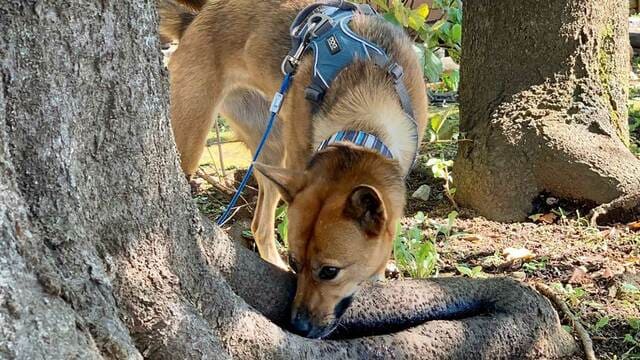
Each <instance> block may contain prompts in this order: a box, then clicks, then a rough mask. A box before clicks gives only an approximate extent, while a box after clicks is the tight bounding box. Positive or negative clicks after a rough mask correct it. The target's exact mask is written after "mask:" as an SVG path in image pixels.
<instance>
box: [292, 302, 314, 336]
mask: <svg viewBox="0 0 640 360" xmlns="http://www.w3.org/2000/svg"><path fill="white" fill-rule="evenodd" d="M291 326H292V327H293V331H294V332H295V333H296V334H298V335H302V336H307V335H308V334H309V332H311V320H310V319H309V313H308V312H307V311H306V310H304V309H300V310H298V311H296V312H295V314H293V316H292V317H291Z"/></svg>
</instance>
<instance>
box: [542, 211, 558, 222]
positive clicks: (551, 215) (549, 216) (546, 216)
mask: <svg viewBox="0 0 640 360" xmlns="http://www.w3.org/2000/svg"><path fill="white" fill-rule="evenodd" d="M556 219H558V215H556V214H554V213H548V214H544V215H542V216H540V219H538V220H539V222H541V223H545V224H553V223H555V222H556Z"/></svg>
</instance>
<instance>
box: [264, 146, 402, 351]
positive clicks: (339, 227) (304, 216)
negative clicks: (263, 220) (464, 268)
mask: <svg viewBox="0 0 640 360" xmlns="http://www.w3.org/2000/svg"><path fill="white" fill-rule="evenodd" d="M257 168H258V170H259V171H260V172H261V173H262V174H263V175H265V176H266V177H267V178H269V179H270V180H271V181H272V182H273V183H275V184H276V185H277V187H278V188H279V189H280V192H281V194H282V196H283V198H284V200H285V201H286V202H287V203H288V204H289V209H288V216H289V230H288V231H289V236H288V237H289V239H290V240H289V247H290V249H289V264H290V266H291V268H292V269H293V270H294V271H295V272H296V273H297V275H298V281H297V290H296V296H295V299H294V302H293V306H292V313H291V325H292V326H293V328H294V330H295V331H296V332H298V333H299V334H301V335H303V336H307V337H312V338H321V337H325V336H327V335H328V334H329V333H331V331H333V329H334V328H335V327H336V326H337V323H338V320H339V318H340V317H341V316H342V314H343V313H344V312H345V310H346V309H347V308H348V307H349V305H350V304H351V299H352V296H353V295H354V293H355V292H356V290H357V289H358V288H359V286H360V285H361V284H362V283H363V282H364V281H366V280H368V279H370V278H372V277H376V276H378V275H379V274H383V273H384V269H385V265H386V263H387V260H388V259H389V256H390V254H391V248H392V242H393V237H394V236H395V223H396V221H397V220H398V219H399V217H400V216H401V213H402V208H403V207H404V186H403V180H402V175H401V173H400V170H399V168H398V166H397V164H396V163H395V162H393V161H390V160H387V159H385V158H383V157H381V156H379V155H377V154H375V153H371V152H368V151H363V150H356V149H353V148H351V147H350V146H336V147H330V148H329V149H327V150H325V151H323V152H321V153H318V154H316V155H315V156H314V158H313V160H312V161H311V162H310V164H309V166H308V167H307V169H306V170H305V171H304V172H295V171H290V170H285V169H281V168H273V167H268V166H264V165H258V166H257Z"/></svg>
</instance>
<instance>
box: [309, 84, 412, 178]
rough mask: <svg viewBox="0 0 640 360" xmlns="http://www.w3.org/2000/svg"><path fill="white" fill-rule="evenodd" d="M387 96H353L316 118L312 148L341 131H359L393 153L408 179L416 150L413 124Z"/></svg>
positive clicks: (396, 102)
mask: <svg viewBox="0 0 640 360" xmlns="http://www.w3.org/2000/svg"><path fill="white" fill-rule="evenodd" d="M387 95H388V96H374V95H372V96H369V97H359V98H358V99H355V98H354V97H356V96H350V98H346V99H344V100H342V101H337V102H336V103H335V104H334V105H333V106H332V107H331V110H330V111H329V112H326V113H323V112H318V113H317V114H315V115H314V118H313V148H314V149H317V148H318V146H319V145H320V144H321V143H322V142H323V141H325V140H327V139H328V138H330V137H331V136H332V135H334V134H336V133H337V132H339V131H345V130H356V131H358V130H359V131H364V132H367V133H369V134H372V135H375V136H376V137H377V138H379V139H380V140H381V141H382V142H383V143H384V144H385V145H386V146H387V147H388V148H389V150H390V151H391V153H392V155H393V159H394V160H397V161H398V162H399V164H400V169H401V171H402V175H403V176H405V175H406V174H407V173H408V172H409V170H410V168H411V165H412V164H413V159H414V155H415V154H414V153H415V150H416V144H415V140H414V139H413V137H412V134H413V133H414V132H415V128H414V125H413V123H412V120H411V119H410V118H409V117H408V116H407V114H406V113H405V112H404V111H403V110H402V107H401V106H400V104H399V103H398V100H397V97H396V95H395V94H393V93H391V94H387Z"/></svg>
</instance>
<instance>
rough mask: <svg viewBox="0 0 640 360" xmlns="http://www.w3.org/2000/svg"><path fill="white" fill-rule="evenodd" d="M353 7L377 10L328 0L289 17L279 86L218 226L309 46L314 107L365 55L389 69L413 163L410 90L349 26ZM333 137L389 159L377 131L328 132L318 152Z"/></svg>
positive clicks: (308, 90) (386, 60)
mask: <svg viewBox="0 0 640 360" xmlns="http://www.w3.org/2000/svg"><path fill="white" fill-rule="evenodd" d="M357 12H360V13H362V14H365V15H376V12H375V11H374V10H373V9H372V8H371V7H370V6H368V5H357V4H353V3H350V2H347V1H344V0H327V1H324V2H320V3H316V4H312V5H309V6H307V7H306V8H304V9H303V10H302V11H301V12H300V13H299V14H298V16H297V17H296V19H295V20H294V21H293V24H292V25H291V29H290V31H291V39H292V46H291V51H290V52H289V54H288V55H287V56H286V57H285V59H284V61H283V62H282V72H283V73H284V75H285V76H284V80H283V82H282V85H281V86H280V90H279V91H278V92H277V93H276V94H275V96H274V97H273V101H272V102H271V109H270V115H269V120H268V122H267V128H266V130H265V133H264V135H263V136H262V139H261V140H260V143H259V144H258V147H257V149H256V152H255V154H254V155H253V161H252V163H251V165H250V166H249V169H247V172H246V173H245V175H244V177H243V178H242V181H241V182H240V185H239V186H238V189H237V190H236V193H235V194H234V196H233V198H232V199H231V201H230V202H229V205H228V206H227V208H226V210H225V212H224V213H223V214H222V215H220V217H219V218H218V220H217V222H216V223H217V224H218V225H219V226H222V225H224V224H225V223H226V221H227V220H228V219H229V218H230V217H231V216H232V213H233V210H234V207H235V204H236V203H237V201H238V199H239V198H240V195H241V194H242V190H243V189H244V188H245V187H246V185H247V183H248V181H249V178H250V177H251V174H252V173H253V166H254V163H255V162H256V161H257V160H258V157H259V156H260V153H261V152H262V148H263V147H264V144H265V143H266V140H267V138H268V136H269V133H270V132H271V129H272V128H273V124H274V122H275V120H276V117H277V115H278V113H279V112H280V109H281V108H282V102H283V99H284V96H285V94H286V93H287V91H288V90H289V87H290V85H291V81H292V79H293V76H294V74H295V71H296V69H297V66H298V64H299V62H300V59H301V58H302V55H304V53H305V52H307V51H313V53H314V64H313V79H312V81H311V84H310V85H309V86H308V87H307V88H306V89H305V97H306V98H307V100H309V101H310V102H311V103H312V104H313V105H314V109H315V110H314V111H317V109H318V108H319V106H320V104H321V103H322V99H323V98H324V95H325V93H326V91H327V89H329V87H330V86H331V83H332V82H333V80H334V79H335V78H336V76H338V74H339V73H340V71H342V70H343V69H344V68H345V67H347V66H349V65H350V64H352V63H354V62H356V61H365V60H368V59H370V60H372V61H373V62H374V63H375V64H376V65H377V66H379V67H380V68H382V69H384V70H385V71H386V72H387V73H388V75H389V76H390V77H391V78H392V79H393V82H394V86H395V90H396V93H397V94H398V97H399V100H400V104H401V106H402V109H403V111H404V112H405V113H406V114H407V117H409V118H410V119H411V121H412V124H413V126H414V129H415V132H414V134H413V137H414V141H415V143H416V151H415V153H414V159H413V160H414V162H415V158H416V155H417V153H418V151H417V150H418V149H417V147H418V146H419V144H418V126H417V123H416V121H415V118H414V113H413V108H412V106H411V98H410V96H409V92H408V91H407V88H406V87H405V85H404V82H403V81H402V77H403V75H404V73H403V69H402V67H401V66H400V65H398V64H397V63H395V62H392V61H391V59H389V56H387V54H386V52H385V51H384V50H382V49H381V48H380V47H379V46H377V45H375V44H373V43H371V42H369V41H367V40H365V39H363V38H361V37H360V36H358V35H357V34H355V33H354V32H353V31H352V30H351V29H350V28H349V22H350V21H351V19H352V18H353V16H354V15H355V14H356V13H357ZM338 142H351V143H353V144H355V145H357V146H361V147H363V148H367V149H370V150H373V151H376V152H378V153H379V154H381V155H382V156H385V157H387V158H389V159H393V158H394V154H393V153H392V152H391V151H390V150H389V148H388V147H387V146H386V145H385V144H384V143H383V142H382V141H381V140H380V139H379V138H378V137H377V136H375V135H373V134H369V133H367V132H364V131H359V130H354V129H351V130H343V131H339V132H337V133H335V134H333V135H332V136H331V137H330V138H329V139H326V140H325V141H323V142H322V143H321V144H320V146H319V147H318V149H317V151H320V150H323V149H325V148H326V147H328V146H330V145H331V144H334V143H338Z"/></svg>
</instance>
